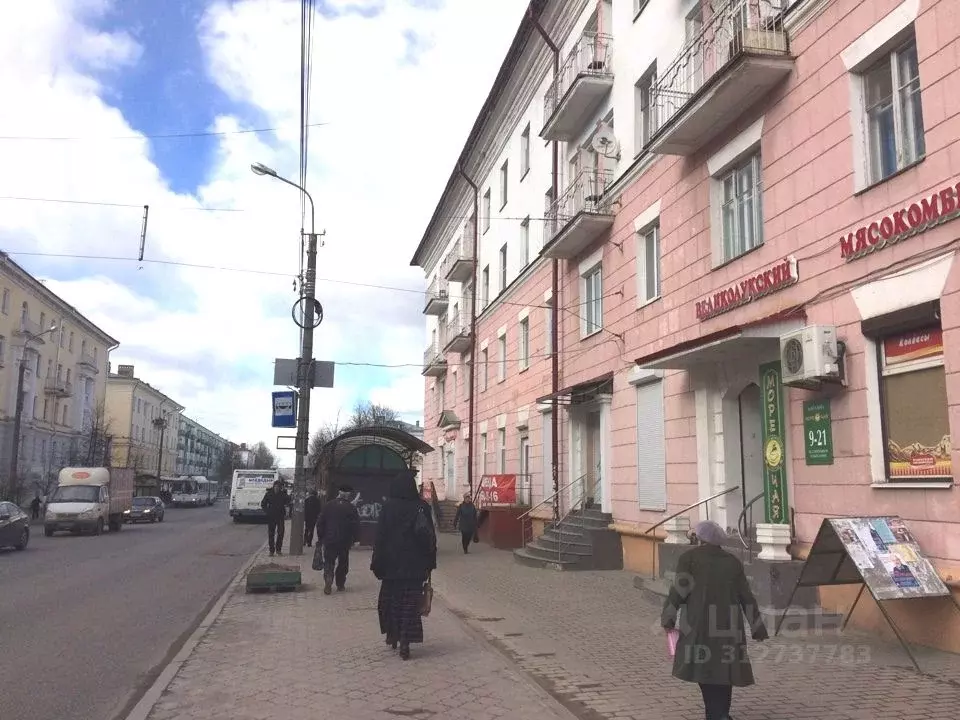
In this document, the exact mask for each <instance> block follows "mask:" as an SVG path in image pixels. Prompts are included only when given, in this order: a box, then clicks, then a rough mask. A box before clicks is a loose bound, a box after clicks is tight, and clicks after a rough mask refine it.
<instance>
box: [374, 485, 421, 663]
mask: <svg viewBox="0 0 960 720" xmlns="http://www.w3.org/2000/svg"><path fill="white" fill-rule="evenodd" d="M436 567H437V536H436V532H435V530H434V525H433V519H432V517H431V514H430V507H429V506H428V505H427V504H426V503H425V502H424V501H423V500H421V499H420V496H419V494H418V493H417V486H416V484H415V482H414V480H413V478H412V477H405V478H397V479H396V480H395V481H394V482H393V484H392V486H391V488H390V497H389V498H388V499H387V501H386V502H385V503H384V505H383V509H382V510H381V512H380V519H379V521H378V522H377V535H376V540H375V541H374V546H373V559H372V560H371V562H370V569H371V570H372V571H373V574H374V575H376V576H377V579H378V580H380V581H381V584H380V597H379V599H378V601H377V612H378V614H379V616H380V632H381V633H383V634H384V635H386V638H387V644H388V645H390V646H391V647H393V648H396V647H397V645H399V646H400V657H401V658H403V659H404V660H408V659H409V658H410V643H422V642H423V621H422V619H421V617H420V602H421V599H422V597H423V586H424V583H425V582H426V581H427V580H428V579H429V577H430V573H431V572H432V571H433V570H434V569H435V568H436Z"/></svg>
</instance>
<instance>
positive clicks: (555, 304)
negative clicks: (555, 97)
mask: <svg viewBox="0 0 960 720" xmlns="http://www.w3.org/2000/svg"><path fill="white" fill-rule="evenodd" d="M527 14H528V16H529V18H530V21H531V22H532V23H533V25H534V27H535V28H536V29H537V32H538V33H539V34H540V37H542V38H543V41H544V42H545V43H546V44H547V47H548V48H550V52H552V53H553V78H554V82H556V80H557V78H559V77H560V48H559V46H558V45H557V44H556V43H555V42H554V41H553V40H552V39H551V37H550V35H549V34H548V33H547V31H546V30H545V29H544V27H543V25H542V24H541V23H540V18H539V16H537V15H535V14H534V12H533V8H532V7H528V8H527ZM550 173H551V193H552V195H553V202H554V203H556V202H557V200H558V199H559V197H560V143H559V142H558V141H557V140H554V141H553V148H552V160H551V169H550ZM551 288H552V291H551V298H550V310H551V318H550V324H551V328H550V331H551V333H552V335H553V357H552V358H551V363H552V367H551V372H550V398H551V399H550V405H551V408H550V425H551V432H550V464H551V470H552V474H553V520H554V522H559V521H560V446H559V442H558V441H559V438H558V436H559V435H560V421H559V417H558V415H559V413H558V412H557V411H558V409H559V408H558V406H557V393H558V392H560V332H559V327H560V320H559V318H560V312H559V310H560V306H559V298H558V296H559V295H560V261H559V260H557V258H553V262H552V267H551Z"/></svg>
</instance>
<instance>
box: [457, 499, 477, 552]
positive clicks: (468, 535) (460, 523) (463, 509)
mask: <svg viewBox="0 0 960 720" xmlns="http://www.w3.org/2000/svg"><path fill="white" fill-rule="evenodd" d="M477 515H478V513H477V506H476V505H474V504H473V498H471V497H470V493H466V494H465V495H464V496H463V502H462V503H460V505H458V506H457V514H456V515H454V516H453V527H454V528H455V529H459V530H460V541H461V544H462V545H463V554H464V555H466V554H467V553H468V552H470V543H471V542H473V537H474V535H476V533H477Z"/></svg>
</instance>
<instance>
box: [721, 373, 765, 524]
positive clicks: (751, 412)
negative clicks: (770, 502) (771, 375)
mask: <svg viewBox="0 0 960 720" xmlns="http://www.w3.org/2000/svg"><path fill="white" fill-rule="evenodd" d="M738 400H739V405H740V472H741V481H740V492H733V493H730V495H731V499H730V501H729V502H728V507H729V508H730V511H728V513H727V523H728V524H729V525H730V526H731V529H734V528H736V529H739V528H737V523H738V521H739V518H740V513H741V512H742V511H743V509H744V508H745V507H747V504H748V503H749V502H750V501H751V500H753V499H754V498H755V497H756V496H757V495H759V494H760V493H762V492H763V435H762V428H761V422H762V415H761V394H760V386H759V385H756V384H753V383H751V384H750V385H747V387H746V388H744V390H743V392H741V393H740V397H739V399H738ZM763 507H764V506H763V500H762V499H760V500H757V502H755V503H754V504H753V506H752V509H750V510H748V511H747V515H746V517H745V519H744V522H745V524H746V525H748V527H746V531H747V533H748V534H749V535H752V534H753V526H755V525H756V524H757V523H758V522H763V520H764V517H763Z"/></svg>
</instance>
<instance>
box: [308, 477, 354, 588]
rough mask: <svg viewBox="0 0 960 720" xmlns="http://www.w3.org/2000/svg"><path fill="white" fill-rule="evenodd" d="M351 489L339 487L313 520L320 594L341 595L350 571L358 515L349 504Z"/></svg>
mask: <svg viewBox="0 0 960 720" xmlns="http://www.w3.org/2000/svg"><path fill="white" fill-rule="evenodd" d="M352 494H353V490H352V489H351V488H350V487H348V486H346V485H342V486H340V487H339V488H338V489H337V497H335V498H334V499H333V500H331V501H330V502H328V503H327V504H326V505H324V507H323V510H322V511H321V512H320V519H319V520H317V542H318V543H320V544H321V545H322V546H323V594H324V595H329V594H330V593H331V592H333V582H334V580H336V582H337V591H338V592H343V591H344V590H345V589H346V585H347V573H348V572H350V548H352V547H353V544H354V543H355V542H356V541H357V540H358V539H359V538H360V513H359V512H358V511H357V508H356V506H355V505H354V504H353V503H352V502H350V496H351V495H352Z"/></svg>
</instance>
